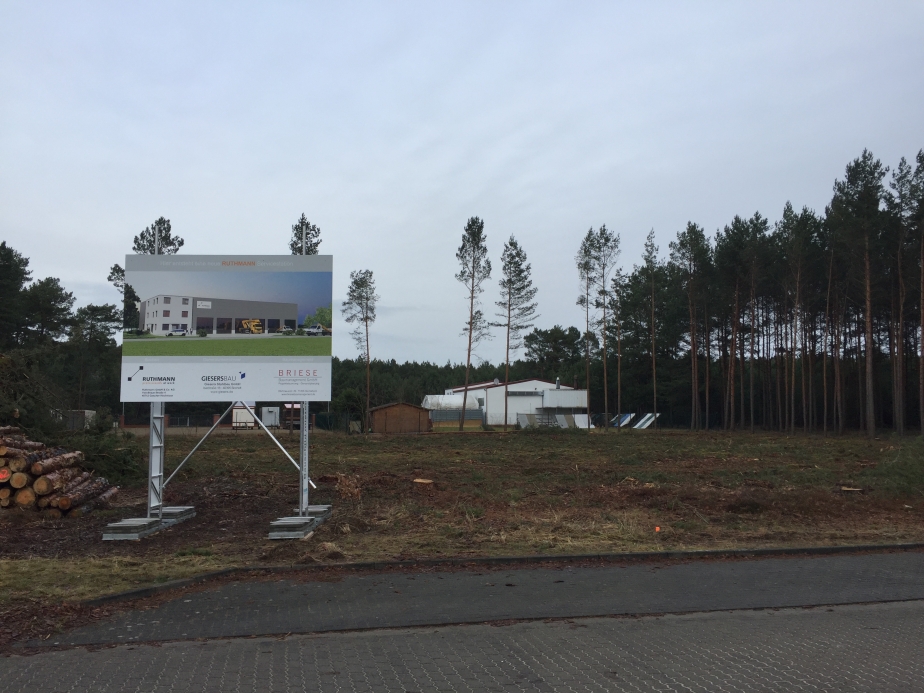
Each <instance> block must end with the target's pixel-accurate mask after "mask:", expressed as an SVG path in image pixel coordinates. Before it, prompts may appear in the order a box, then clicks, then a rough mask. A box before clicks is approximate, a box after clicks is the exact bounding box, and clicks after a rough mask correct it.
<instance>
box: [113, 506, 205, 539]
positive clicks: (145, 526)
mask: <svg viewBox="0 0 924 693" xmlns="http://www.w3.org/2000/svg"><path fill="white" fill-rule="evenodd" d="M195 516H196V509H195V508H194V507H192V506H191V505H178V506H165V507H164V508H163V518H162V519H161V518H160V517H130V518H127V519H125V520H120V521H119V522H113V523H111V524H108V525H106V527H105V529H103V541H134V540H137V539H141V538H142V537H146V536H148V535H149V534H154V533H155V532H159V531H160V530H162V529H166V528H167V527H172V526H173V525H175V524H177V523H179V522H183V520H188V519H189V518H191V517H195Z"/></svg>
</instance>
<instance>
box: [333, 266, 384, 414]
mask: <svg viewBox="0 0 924 693" xmlns="http://www.w3.org/2000/svg"><path fill="white" fill-rule="evenodd" d="M378 300H379V296H378V294H376V293H375V279H374V278H373V276H372V270H359V271H356V272H350V286H349V288H348V289H347V300H346V301H344V302H343V305H342V306H341V308H340V312H341V313H342V314H343V319H344V320H345V321H346V322H348V323H350V324H355V325H356V327H355V328H354V329H353V331H352V332H351V333H350V336H352V337H353V341H354V342H355V343H356V347H357V348H358V349H359V351H360V353H361V354H362V356H363V358H364V360H365V362H366V410H365V412H364V415H363V421H364V422H365V424H364V430H369V425H370V423H371V422H370V421H369V418H368V417H369V405H370V397H371V394H370V393H371V382H372V375H371V373H372V369H371V363H372V362H371V358H370V354H369V325H370V324H371V323H373V322H375V306H376V303H377V302H378Z"/></svg>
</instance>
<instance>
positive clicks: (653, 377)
mask: <svg viewBox="0 0 924 693" xmlns="http://www.w3.org/2000/svg"><path fill="white" fill-rule="evenodd" d="M651 386H652V388H653V393H654V394H653V398H654V400H653V401H654V407H653V409H654V422H653V425H654V427H655V429H658V428H659V426H658V365H657V359H656V356H655V284H654V269H652V270H651Z"/></svg>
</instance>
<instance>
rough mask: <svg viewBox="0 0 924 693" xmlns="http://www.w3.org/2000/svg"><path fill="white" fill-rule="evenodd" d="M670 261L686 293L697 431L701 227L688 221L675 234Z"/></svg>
mask: <svg viewBox="0 0 924 693" xmlns="http://www.w3.org/2000/svg"><path fill="white" fill-rule="evenodd" d="M670 248H671V261H672V262H673V263H674V264H675V265H677V267H678V268H679V269H680V272H681V276H682V277H683V281H684V285H685V287H686V293H687V313H688V319H689V335H690V390H691V413H690V428H691V429H693V430H696V429H698V428H700V426H701V425H702V421H701V410H700V404H699V363H698V357H697V354H698V353H699V352H698V346H699V345H698V341H697V330H696V325H697V316H696V304H697V301H698V295H699V292H700V282H701V279H702V273H703V270H704V267H705V265H706V264H707V263H708V261H709V241H708V240H707V239H706V232H705V231H704V230H703V229H702V227H700V226H698V225H696V224H694V223H693V222H692V221H689V222H687V227H686V229H684V230H683V231H681V232H680V233H678V234H677V240H676V241H672V242H671V244H670Z"/></svg>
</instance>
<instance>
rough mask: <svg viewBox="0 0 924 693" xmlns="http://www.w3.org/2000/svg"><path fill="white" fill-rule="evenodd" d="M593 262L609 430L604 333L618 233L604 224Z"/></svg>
mask: <svg viewBox="0 0 924 693" xmlns="http://www.w3.org/2000/svg"><path fill="white" fill-rule="evenodd" d="M591 257H592V258H593V264H592V266H591V267H592V269H591V276H592V278H593V284H594V293H595V296H594V307H596V308H597V309H598V310H600V311H601V318H600V334H601V336H602V337H603V340H602V341H603V345H602V347H603V351H602V355H603V415H604V420H605V421H606V425H605V427H604V429H603V430H604V431H605V432H606V431H609V427H610V390H609V379H608V373H607V346H606V333H607V328H608V326H609V321H608V319H607V318H608V317H609V312H608V311H607V307H608V306H607V304H608V303H609V290H610V286H609V284H610V277H611V276H612V274H613V270H614V269H615V268H616V261H617V260H618V258H619V234H618V233H613V232H612V231H610V230H609V229H607V228H606V224H604V225H603V226H601V227H600V228H599V229H598V230H597V233H596V236H595V241H594V244H593V255H592V256H591Z"/></svg>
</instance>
